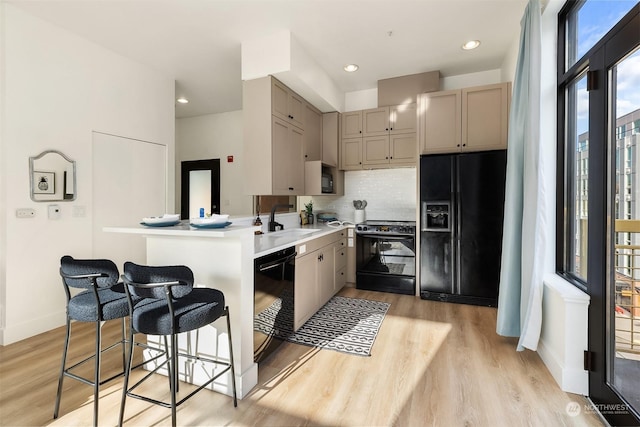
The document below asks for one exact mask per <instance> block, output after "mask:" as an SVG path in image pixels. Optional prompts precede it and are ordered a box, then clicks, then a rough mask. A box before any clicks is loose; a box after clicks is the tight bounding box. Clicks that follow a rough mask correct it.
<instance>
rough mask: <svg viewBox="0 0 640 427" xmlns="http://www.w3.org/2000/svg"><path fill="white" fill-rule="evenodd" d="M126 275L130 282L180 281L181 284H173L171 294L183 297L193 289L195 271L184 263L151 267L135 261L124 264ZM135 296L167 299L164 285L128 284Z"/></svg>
mask: <svg viewBox="0 0 640 427" xmlns="http://www.w3.org/2000/svg"><path fill="white" fill-rule="evenodd" d="M124 277H125V278H126V280H127V281H128V282H134V283H137V284H153V283H155V284H158V283H163V282H180V285H179V286H171V287H170V288H171V296H172V297H173V298H181V297H183V296H185V295H187V294H189V293H190V292H191V290H192V289H193V272H192V271H191V269H190V268H189V267H186V266H184V265H172V266H161V267H151V266H145V265H138V264H135V263H133V262H126V263H125V264H124ZM127 287H128V289H129V292H130V293H131V295H133V296H137V297H140V298H155V299H166V294H165V289H164V287H157V286H156V287H149V288H146V287H141V286H131V285H128V286H127Z"/></svg>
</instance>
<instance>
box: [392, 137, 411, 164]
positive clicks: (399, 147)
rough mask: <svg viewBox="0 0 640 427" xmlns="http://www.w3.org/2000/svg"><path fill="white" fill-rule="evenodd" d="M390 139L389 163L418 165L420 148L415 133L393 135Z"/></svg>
mask: <svg viewBox="0 0 640 427" xmlns="http://www.w3.org/2000/svg"><path fill="white" fill-rule="evenodd" d="M389 138H390V144H389V151H390V153H389V163H391V164H414V165H415V164H417V159H418V146H417V143H416V134H415V132H414V133H405V134H401V135H391V136H390V137H389Z"/></svg>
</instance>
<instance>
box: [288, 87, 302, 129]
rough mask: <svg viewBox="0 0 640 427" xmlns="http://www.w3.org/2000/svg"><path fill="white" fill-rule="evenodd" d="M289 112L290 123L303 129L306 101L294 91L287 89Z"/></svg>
mask: <svg viewBox="0 0 640 427" xmlns="http://www.w3.org/2000/svg"><path fill="white" fill-rule="evenodd" d="M288 101H289V114H290V116H291V117H290V122H291V124H292V125H294V126H297V127H299V128H300V129H304V127H305V114H306V111H305V110H306V102H304V99H303V98H301V97H299V96H298V95H297V94H296V93H294V92H292V91H289V98H288Z"/></svg>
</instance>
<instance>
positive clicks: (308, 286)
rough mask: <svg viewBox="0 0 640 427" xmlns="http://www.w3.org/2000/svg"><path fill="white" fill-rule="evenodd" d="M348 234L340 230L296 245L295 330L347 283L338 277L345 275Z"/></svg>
mask: <svg viewBox="0 0 640 427" xmlns="http://www.w3.org/2000/svg"><path fill="white" fill-rule="evenodd" d="M345 234H346V230H340V231H337V232H335V233H332V234H330V235H328V236H323V237H319V238H318V239H314V240H311V241H308V242H305V243H303V244H300V245H297V246H296V252H297V253H298V256H297V258H296V272H295V289H294V319H293V330H294V331H297V330H298V329H299V328H300V327H301V326H302V325H304V323H305V322H306V321H307V320H309V318H311V316H313V315H314V314H315V313H316V312H317V311H318V310H319V309H320V308H321V307H322V306H323V305H324V304H325V303H326V302H327V301H329V300H330V299H331V297H332V296H333V295H335V294H336V292H338V291H339V290H340V289H342V287H343V286H344V281H343V280H336V277H343V276H340V271H342V272H343V273H344V271H345V267H346V252H344V255H341V249H342V250H344V249H345V248H346V237H345ZM301 253H302V254H301ZM341 257H344V259H345V263H344V265H343V264H342V261H341ZM336 261H337V262H336Z"/></svg>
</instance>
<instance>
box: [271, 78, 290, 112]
mask: <svg viewBox="0 0 640 427" xmlns="http://www.w3.org/2000/svg"><path fill="white" fill-rule="evenodd" d="M271 114H273V115H274V116H276V117H278V118H280V119H282V120H284V121H287V122H288V121H289V120H290V119H289V88H287V87H286V86H285V85H283V84H282V83H280V82H279V81H277V80H276V79H273V78H272V79H271Z"/></svg>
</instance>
